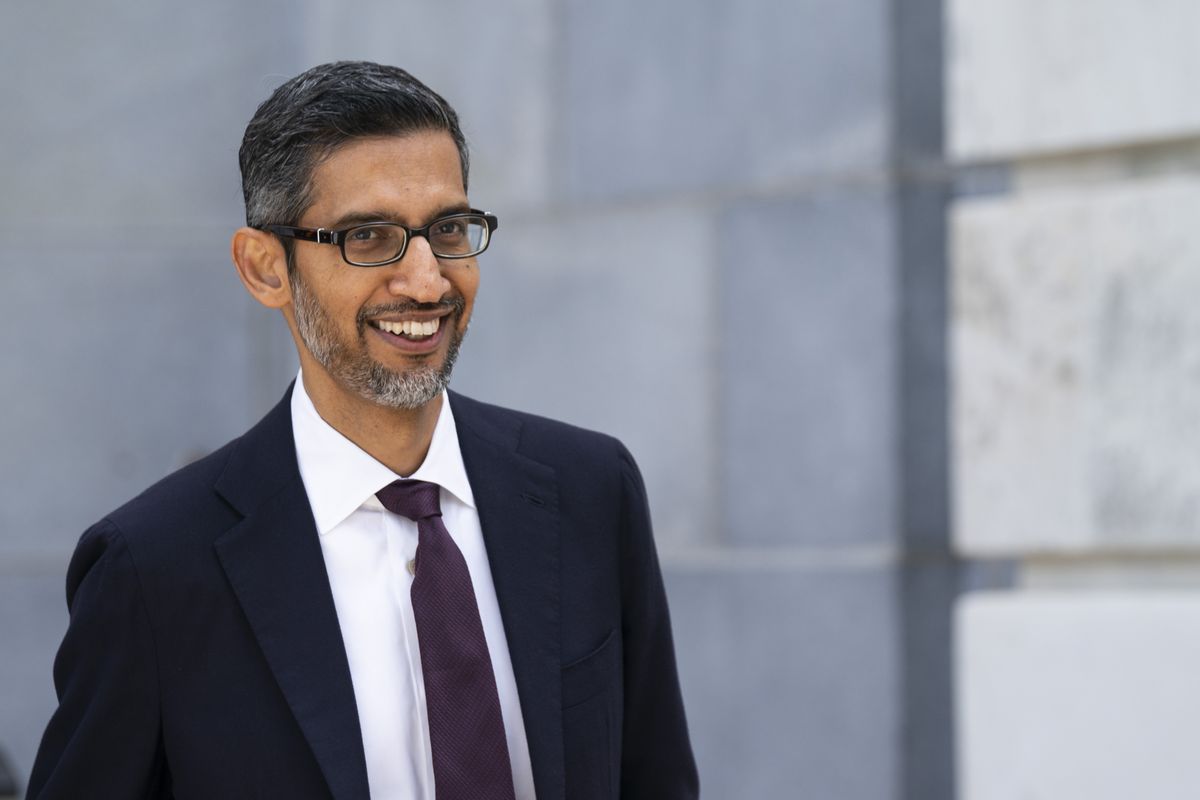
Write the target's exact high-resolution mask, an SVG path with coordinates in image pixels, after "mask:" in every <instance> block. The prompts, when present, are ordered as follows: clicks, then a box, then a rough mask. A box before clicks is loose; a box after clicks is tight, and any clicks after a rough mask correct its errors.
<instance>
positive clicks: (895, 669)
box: [667, 565, 900, 800]
mask: <svg viewBox="0 0 1200 800" xmlns="http://www.w3.org/2000/svg"><path fill="white" fill-rule="evenodd" d="M667 588H668V591H669V595H670V598H671V615H672V620H673V624H674V631H675V644H676V649H677V651H678V657H679V665H680V675H681V681H682V685H683V692H684V702H685V703H686V708H687V714H688V724H689V729H690V731H691V735H692V743H693V746H694V748H695V752H696V758H697V761H698V763H699V766H700V777H701V787H702V792H703V794H704V795H705V796H706V797H713V798H754V799H755V800H757V799H758V798H792V797H796V798H807V797H812V798H838V800H888V799H889V798H899V797H900V794H899V791H898V787H897V780H898V776H899V770H900V762H899V754H898V752H897V749H896V741H897V736H898V735H899V730H900V708H899V698H898V696H897V692H896V689H897V687H898V685H899V681H900V675H899V665H898V663H897V631H896V627H895V615H896V608H895V602H896V594H895V586H894V581H893V578H892V577H891V575H890V574H889V572H888V570H886V569H882V568H881V569H878V570H875V569H862V570H849V569H847V570H838V569H830V570H823V569H821V568H811V569H804V570H790V569H782V568H781V569H772V568H770V567H768V568H766V569H749V568H747V569H735V570H726V569H723V568H721V567H713V568H711V569H699V568H689V569H685V568H682V567H676V568H672V567H671V566H670V565H668V567H667Z"/></svg>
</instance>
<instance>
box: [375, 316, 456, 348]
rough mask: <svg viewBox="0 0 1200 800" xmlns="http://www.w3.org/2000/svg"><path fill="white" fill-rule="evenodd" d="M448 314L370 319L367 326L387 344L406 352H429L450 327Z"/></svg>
mask: <svg viewBox="0 0 1200 800" xmlns="http://www.w3.org/2000/svg"><path fill="white" fill-rule="evenodd" d="M450 319H451V318H450V314H449V313H446V312H443V313H442V314H441V315H440V316H435V317H429V316H428V315H416V316H415V317H409V318H407V319H372V320H368V321H367V327H368V328H370V329H371V330H372V331H373V332H374V333H375V335H376V336H377V337H378V338H380V339H381V340H382V341H384V342H385V343H387V344H388V345H390V346H392V347H395V348H397V349H399V350H402V351H404V352H406V353H414V354H420V353H431V352H433V351H434V350H436V349H437V346H438V345H439V344H441V341H442V339H443V338H444V336H445V333H446V329H447V328H448V327H450V325H449V322H450Z"/></svg>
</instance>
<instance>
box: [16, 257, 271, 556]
mask: <svg viewBox="0 0 1200 800" xmlns="http://www.w3.org/2000/svg"><path fill="white" fill-rule="evenodd" d="M9 252H10V255H13V257H14V262H15V263H17V264H21V265H26V264H37V265H38V267H39V268H38V269H36V270H34V269H5V270H3V271H0V296H3V297H4V298H5V313H4V314H0V341H3V342H5V346H4V349H3V350H0V375H3V376H4V384H3V406H4V408H5V413H4V414H3V415H2V416H0V440H3V441H4V442H5V446H4V447H3V448H0V474H3V475H4V476H5V480H4V481H3V482H2V483H0V531H2V532H3V537H2V539H0V553H3V551H4V550H8V551H9V552H29V551H43V552H46V551H50V552H54V553H65V552H67V551H69V550H70V548H71V547H72V546H73V545H74V543H75V540H76V539H77V538H78V536H79V535H80V533H82V532H83V527H84V526H85V525H87V524H89V523H91V522H93V521H95V520H96V519H98V518H99V516H100V515H102V514H104V513H105V512H107V511H110V510H112V508H113V507H115V506H116V505H117V504H119V503H121V502H123V501H124V500H126V499H129V498H130V497H132V496H133V495H134V494H135V493H137V492H139V491H141V490H142V489H143V488H145V487H146V486H147V485H149V484H150V483H151V482H152V481H154V480H157V479H158V478H160V477H162V476H163V475H165V474H166V473H167V472H169V471H171V470H173V469H175V468H177V467H180V466H182V465H183V464H185V463H186V462H188V461H189V460H191V459H193V458H195V457H196V456H198V455H201V454H204V453H205V452H208V451H210V450H212V449H213V448H215V447H217V446H219V445H220V444H222V443H224V442H225V441H226V440H227V439H229V438H231V437H232V436H234V435H237V434H239V433H241V432H242V430H243V429H244V428H245V427H246V426H247V425H249V424H250V423H251V422H252V421H254V420H255V419H256V418H257V416H258V415H259V414H260V413H261V412H263V411H265V409H266V403H265V402H263V401H264V400H265V399H266V398H265V397H264V395H266V394H267V392H266V391H265V390H261V389H258V388H256V387H259V386H260V385H263V384H265V383H267V382H268V381H269V376H271V375H272V374H273V373H272V371H271V370H269V369H264V362H265V361H266V360H267V358H268V356H267V355H266V354H265V353H264V351H263V348H264V346H265V344H264V342H265V341H267V340H265V339H263V337H260V336H259V335H258V333H259V332H260V331H261V330H263V329H264V327H265V325H264V323H266V322H267V320H265V319H264V315H266V314H267V312H266V311H263V310H261V309H260V308H259V307H257V306H253V307H252V306H251V301H250V299H249V298H248V297H247V296H246V294H245V292H244V290H243V289H242V288H241V285H240V284H239V283H238V281H237V279H236V277H235V275H234V272H233V269H232V267H230V266H227V262H225V261H224V260H223V259H224V258H226V255H225V251H224V244H223V243H222V244H217V245H214V246H213V247H212V248H211V249H205V250H185V251H180V250H176V249H161V250H157V249H156V250H140V251H135V250H125V251H116V250H108V251H106V250H88V249H79V250H74V251H71V252H70V253H69V257H65V258H63V259H62V260H59V261H57V262H50V263H45V262H43V261H41V260H39V259H38V257H37V254H36V253H31V252H29V251H17V252H15V253H14V252H13V251H12V250H10V251H9ZM279 324H282V321H280V322H279ZM275 382H276V386H275V389H274V391H272V392H270V394H271V395H272V396H273V398H274V397H277V396H278V394H279V393H280V392H281V391H282V389H283V387H284V385H285V384H284V382H283V381H282V380H280V379H276V381H275ZM260 398H261V399H260ZM2 557H3V556H2V555H0V558H2Z"/></svg>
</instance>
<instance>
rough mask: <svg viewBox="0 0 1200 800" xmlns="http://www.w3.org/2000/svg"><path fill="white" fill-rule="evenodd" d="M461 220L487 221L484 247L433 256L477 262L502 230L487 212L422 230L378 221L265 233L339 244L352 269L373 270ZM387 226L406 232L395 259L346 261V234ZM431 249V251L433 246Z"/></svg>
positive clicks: (460, 214)
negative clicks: (440, 227)
mask: <svg viewBox="0 0 1200 800" xmlns="http://www.w3.org/2000/svg"><path fill="white" fill-rule="evenodd" d="M459 217H479V218H481V219H482V220H483V221H484V224H485V226H486V229H487V231H486V233H485V234H484V239H483V247H481V248H479V249H478V250H476V251H475V252H473V253H467V254H465V255H455V254H451V255H439V254H437V253H434V256H435V257H436V258H445V259H460V258H474V257H475V256H477V255H479V254H480V253H482V252H483V251H484V250H487V249H488V245H490V244H491V243H492V234H493V233H495V232H496V230H497V229H498V228H499V227H500V220H499V219H498V218H497V217H496V215H495V214H492V213H490V212H487V211H479V210H478V209H474V208H471V209H468V210H466V211H459V212H456V213H454V214H446V215H445V216H443V217H438V218H437V219H435V220H432V221H430V223H429V224H428V225H425V226H424V227H421V228H410V227H408V226H407V225H402V224H400V223H399V222H389V221H388V220H379V221H378V222H360V223H358V224H357V225H350V226H348V227H345V228H336V229H333V228H300V227H297V226H295V225H264V226H263V227H262V229H263V230H265V231H270V232H271V233H273V234H275V235H276V236H285V237H287V238H289V239H297V240H299V241H302V242H315V243H316V244H336V245H337V246H338V250H340V251H341V253H342V261H345V262H346V263H347V264H349V265H350V266H352V267H364V268H370V267H386V266H387V265H388V264H395V263H396V262H397V261H399V260H400V259H402V258H404V254H405V253H407V252H408V244H409V242H411V241H412V240H413V237H414V236H420V237H422V238H423V239H424V240H425V241H426V242H428V241H429V230H430V228H432V227H433V226H434V225H437V224H439V223H442V222H445V221H446V220H448V219H458V218H459ZM384 225H387V226H390V227H393V228H399V229H400V230H402V231H404V244H403V245H402V246H401V247H400V252H399V253H397V254H396V255H395V256H393V257H392V258H389V259H388V260H387V261H376V262H372V263H370V264H358V263H355V262H353V261H351V260H350V259H349V258H347V257H346V234H348V233H350V231H356V230H360V229H362V228H378V227H382V226H384ZM430 246H431V248H432V245H430Z"/></svg>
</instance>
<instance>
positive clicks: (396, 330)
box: [371, 319, 442, 342]
mask: <svg viewBox="0 0 1200 800" xmlns="http://www.w3.org/2000/svg"><path fill="white" fill-rule="evenodd" d="M441 322H442V321H441V319H431V320H427V321H425V322H417V321H415V320H410V319H406V320H404V321H403V322H389V321H387V320H373V321H372V322H371V324H372V325H373V326H374V327H376V328H378V329H379V330H381V331H384V332H385V333H390V334H392V335H393V336H403V337H404V338H405V339H408V340H410V341H414V342H419V341H421V340H422V339H428V338H429V337H430V336H433V335H434V334H435V333H437V332H438V328H439V327H441Z"/></svg>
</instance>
